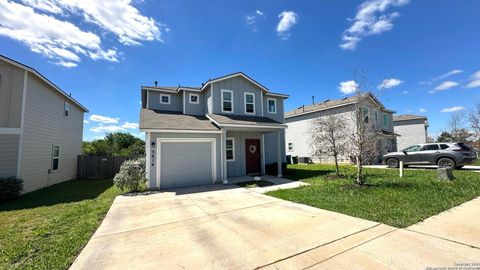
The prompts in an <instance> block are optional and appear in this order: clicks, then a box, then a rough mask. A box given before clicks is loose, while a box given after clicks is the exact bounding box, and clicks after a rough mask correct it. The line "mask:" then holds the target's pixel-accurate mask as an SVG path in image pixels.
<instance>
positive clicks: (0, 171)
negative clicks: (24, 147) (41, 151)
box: [0, 134, 19, 177]
mask: <svg viewBox="0 0 480 270" xmlns="http://www.w3.org/2000/svg"><path fill="white" fill-rule="evenodd" d="M18 145H19V135H8V134H0V177H9V176H17V160H18V158H17V157H18Z"/></svg>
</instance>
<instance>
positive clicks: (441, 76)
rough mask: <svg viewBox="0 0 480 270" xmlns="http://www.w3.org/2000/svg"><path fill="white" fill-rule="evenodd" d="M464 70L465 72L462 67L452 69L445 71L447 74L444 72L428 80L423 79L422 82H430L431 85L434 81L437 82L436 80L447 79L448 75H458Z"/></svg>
mask: <svg viewBox="0 0 480 270" xmlns="http://www.w3.org/2000/svg"><path fill="white" fill-rule="evenodd" d="M462 72H463V70H461V69H453V70H450V71H449V72H447V73H445V74H442V75H440V76H438V77H435V78H432V79H430V80H428V81H422V82H420V84H428V85H430V84H432V83H434V82H436V81H439V80H443V79H446V78H448V77H450V76H453V75H456V74H460V73H462Z"/></svg>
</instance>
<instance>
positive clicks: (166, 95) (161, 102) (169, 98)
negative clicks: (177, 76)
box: [160, 94, 172, 104]
mask: <svg viewBox="0 0 480 270" xmlns="http://www.w3.org/2000/svg"><path fill="white" fill-rule="evenodd" d="M162 97H168V102H163V101H162ZM171 98H172V96H171V95H170V94H160V104H170V102H171Z"/></svg>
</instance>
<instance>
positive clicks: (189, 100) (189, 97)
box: [188, 93, 200, 104]
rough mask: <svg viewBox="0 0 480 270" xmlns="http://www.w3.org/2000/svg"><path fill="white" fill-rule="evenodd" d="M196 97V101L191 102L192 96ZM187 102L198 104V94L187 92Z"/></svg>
mask: <svg viewBox="0 0 480 270" xmlns="http://www.w3.org/2000/svg"><path fill="white" fill-rule="evenodd" d="M193 96H195V97H197V102H192V97H193ZM188 103H190V104H200V95H199V94H194V93H188Z"/></svg>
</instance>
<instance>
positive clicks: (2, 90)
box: [0, 61, 25, 128]
mask: <svg viewBox="0 0 480 270" xmlns="http://www.w3.org/2000/svg"><path fill="white" fill-rule="evenodd" d="M24 73H25V72H24V70H22V69H20V68H17V67H15V66H12V65H10V64H8V63H6V62H4V61H0V76H1V77H0V78H1V82H0V128H2V127H3V128H20V119H21V115H22V113H21V112H22V95H23V80H24Z"/></svg>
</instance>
